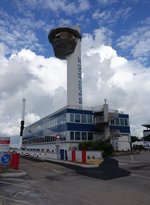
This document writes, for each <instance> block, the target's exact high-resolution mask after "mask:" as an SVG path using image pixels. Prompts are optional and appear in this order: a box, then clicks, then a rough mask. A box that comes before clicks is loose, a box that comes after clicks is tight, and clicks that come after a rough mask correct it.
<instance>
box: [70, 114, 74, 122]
mask: <svg viewBox="0 0 150 205" xmlns="http://www.w3.org/2000/svg"><path fill="white" fill-rule="evenodd" d="M70 122H74V114H73V113H70Z"/></svg>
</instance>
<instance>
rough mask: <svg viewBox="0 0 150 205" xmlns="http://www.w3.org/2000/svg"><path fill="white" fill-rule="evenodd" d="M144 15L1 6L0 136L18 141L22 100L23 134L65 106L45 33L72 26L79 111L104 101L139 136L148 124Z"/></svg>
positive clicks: (107, 2)
mask: <svg viewBox="0 0 150 205" xmlns="http://www.w3.org/2000/svg"><path fill="white" fill-rule="evenodd" d="M149 11H150V1H149V0H83V1H82V0H76V1H75V0H74V1H71V0H1V1H0V16H1V18H0V78H1V81H0V98H1V101H0V136H17V135H18V134H19V129H20V128H19V126H20V118H21V102H22V98H26V116H25V119H26V126H27V125H28V124H30V123H33V122H35V121H36V120H38V119H40V118H41V117H44V116H46V115H48V114H50V113H51V112H53V111H55V110H57V109H59V108H61V107H63V106H65V105H66V89H67V85H66V61H65V60H64V61H62V60H59V59H57V58H55V57H54V53H53V49H52V46H51V45H50V44H49V42H48V33H49V31H50V30H51V29H53V28H55V27H57V26H76V25H77V26H79V27H80V30H81V34H82V44H81V46H82V72H83V80H82V83H83V105H84V106H88V107H91V106H97V105H101V104H103V103H104V99H105V98H106V99H107V100H108V103H109V105H110V107H111V108H114V109H119V110H123V111H124V112H126V113H128V114H129V115H130V124H131V134H132V135H137V136H142V129H143V128H142V126H141V125H142V124H145V123H149V113H148V112H147V110H149V102H150V95H149V87H150V81H149V79H150V61H149V59H150V58H149V57H150V46H149V45H150V12H149ZM97 96H99V97H97Z"/></svg>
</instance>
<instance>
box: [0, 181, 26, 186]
mask: <svg viewBox="0 0 150 205" xmlns="http://www.w3.org/2000/svg"><path fill="white" fill-rule="evenodd" d="M0 183H3V184H9V185H13V186H17V187H23V188H29V186H23V185H20V184H14V183H10V182H5V181H1V180H0Z"/></svg>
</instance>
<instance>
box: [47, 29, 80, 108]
mask: <svg viewBox="0 0 150 205" xmlns="http://www.w3.org/2000/svg"><path fill="white" fill-rule="evenodd" d="M48 39H49V41H50V43H51V44H52V46H53V49H54V53H55V56H56V57H57V58H60V59H63V60H64V59H66V60H67V105H68V106H75V107H79V108H81V107H82V69H81V35H80V30H79V28H78V27H58V28H55V29H53V30H51V31H50V33H49V35H48ZM60 77H61V76H60Z"/></svg>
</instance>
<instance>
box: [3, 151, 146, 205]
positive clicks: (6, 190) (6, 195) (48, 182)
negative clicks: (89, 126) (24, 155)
mask: <svg viewBox="0 0 150 205" xmlns="http://www.w3.org/2000/svg"><path fill="white" fill-rule="evenodd" d="M20 168H21V169H22V170H24V171H25V172H27V174H28V175H27V176H25V177H23V178H1V179H0V205H26V204H29V205H76V204H78V205H112V204H114V205H141V204H144V205H149V204H150V194H149V193H150V191H149V190H150V152H146V153H145V152H143V153H141V154H140V155H135V156H133V157H132V156H124V157H116V158H111V159H107V160H105V162H104V164H103V165H101V167H100V168H92V169H85V168H77V167H72V166H70V165H68V166H67V165H66V166H61V165H58V164H54V163H49V162H40V161H30V160H26V159H22V160H21V165H20Z"/></svg>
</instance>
